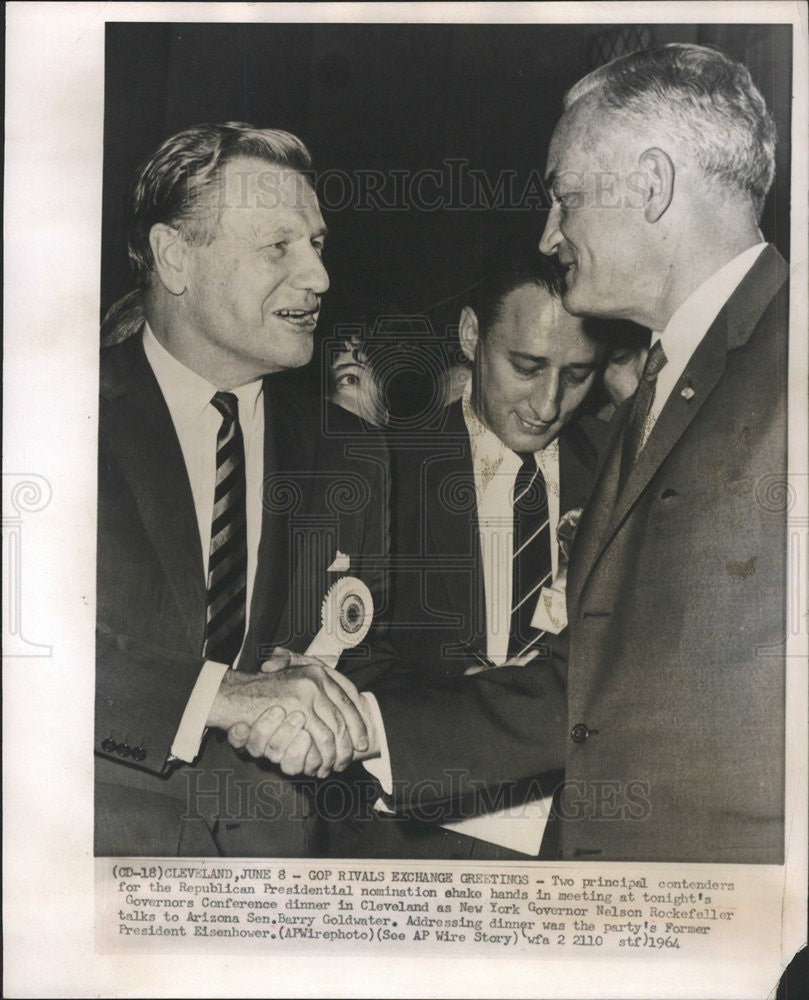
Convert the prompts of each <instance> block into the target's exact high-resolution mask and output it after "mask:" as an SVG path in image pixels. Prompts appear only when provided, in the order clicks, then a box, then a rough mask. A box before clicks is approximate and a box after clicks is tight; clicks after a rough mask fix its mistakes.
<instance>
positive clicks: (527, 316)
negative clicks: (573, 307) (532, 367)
mask: <svg viewBox="0 0 809 1000" xmlns="http://www.w3.org/2000/svg"><path fill="white" fill-rule="evenodd" d="M486 340H487V342H488V343H489V344H490V347H491V348H492V349H493V350H495V351H499V352H502V353H503V354H511V353H512V352H517V353H521V354H529V355H531V356H533V357H538V358H545V359H547V360H548V361H550V362H551V363H552V364H558V365H559V366H564V365H570V364H588V363H591V362H592V361H594V360H595V359H596V358H597V357H598V353H599V348H598V345H597V344H596V343H595V341H594V340H592V339H591V338H590V337H589V336H588V335H587V334H586V333H585V331H584V324H583V321H582V320H581V319H580V318H579V317H577V316H571V315H570V313H569V312H567V311H566V310H565V308H564V306H563V305H562V302H561V300H560V299H558V298H556V296H554V295H551V293H550V292H548V291H546V289H544V288H538V287H537V286H536V285H521V286H520V287H519V288H514V289H512V290H511V291H510V292H509V293H508V294H507V295H506V296H505V297H504V298H503V300H502V302H501V303H500V313H499V316H498V318H497V320H496V321H495V322H494V323H493V324H492V326H491V329H490V330H489V331H488V333H487V335H486Z"/></svg>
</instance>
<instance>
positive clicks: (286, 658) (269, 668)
mask: <svg viewBox="0 0 809 1000" xmlns="http://www.w3.org/2000/svg"><path fill="white" fill-rule="evenodd" d="M292 656H293V654H292V653H290V651H289V650H288V649H284V647H283V646H276V647H275V649H274V650H273V651H272V656H271V657H270V658H269V660H265V661H264V662H263V663H262V664H261V670H262V672H263V673H265V674H277V673H278V671H279V670H286V668H287V667H288V666H289V665H290V662H291V660H292Z"/></svg>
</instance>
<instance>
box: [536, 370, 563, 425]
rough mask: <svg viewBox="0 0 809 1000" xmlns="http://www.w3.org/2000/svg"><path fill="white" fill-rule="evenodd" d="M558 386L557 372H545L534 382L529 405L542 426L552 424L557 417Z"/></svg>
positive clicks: (558, 403)
mask: <svg viewBox="0 0 809 1000" xmlns="http://www.w3.org/2000/svg"><path fill="white" fill-rule="evenodd" d="M560 384H561V383H560V378H559V372H556V371H546V372H543V373H542V376H541V377H540V378H538V379H537V380H536V383H535V385H534V387H533V389H532V391H531V397H530V399H529V404H530V406H531V409H532V410H533V411H534V413H535V414H536V417H537V420H541V421H542V423H544V424H552V423H553V422H554V421H555V420H556V418H557V417H558V416H559V407H560V398H559V396H560V392H559V390H560Z"/></svg>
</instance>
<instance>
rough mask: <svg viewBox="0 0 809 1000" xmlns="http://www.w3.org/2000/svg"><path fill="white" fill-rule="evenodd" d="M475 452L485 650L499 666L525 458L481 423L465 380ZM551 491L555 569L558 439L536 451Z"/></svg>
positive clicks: (505, 655) (508, 619) (508, 626)
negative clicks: (515, 501)
mask: <svg viewBox="0 0 809 1000" xmlns="http://www.w3.org/2000/svg"><path fill="white" fill-rule="evenodd" d="M461 405H462V407H463V416H464V421H465V423H466V429H467V431H468V432H469V442H470V445H471V453H472V477H473V480H474V483H475V496H476V498H477V513H478V533H479V537H480V556H481V563H482V567H483V590H484V597H485V601H486V655H487V656H488V658H489V659H490V660H491V661H492V663H494V664H495V665H497V666H500V665H501V664H503V663H505V662H506V660H507V659H508V640H509V632H510V629H511V605H512V598H511V587H512V556H513V551H514V509H513V503H512V498H513V495H514V481H515V479H516V477H517V473H518V472H519V471H520V467H521V465H522V460H521V459H520V457H519V455H518V454H517V453H516V452H514V451H512V450H511V448H508V447H507V446H506V445H504V444H503V442H502V441H501V440H500V438H499V437H497V435H496V434H495V433H494V432H493V431H490V430H489V428H488V427H486V425H485V424H484V423H482V422H481V421H480V420H479V419H478V417H477V414H476V413H475V411H474V409H473V407H472V400H471V386H470V384H469V383H467V386H466V388H465V390H464V394H463V398H462V403H461ZM534 457H535V458H536V462H537V467H538V468H539V471H540V472H541V473H542V476H543V478H544V480H545V487H546V490H547V494H548V520H549V522H550V531H551V539H552V544H551V567H552V570H553V573H554V576H555V575H556V572H557V570H558V567H559V546H558V545H557V544H556V528H557V525H558V524H559V440H558V438H557V439H555V440H554V441H552V442H551V443H550V444H549V445H548V447H547V448H544V449H542V450H541V451H537V452H535V453H534ZM536 600H537V601H538V600H539V595H537V598H536Z"/></svg>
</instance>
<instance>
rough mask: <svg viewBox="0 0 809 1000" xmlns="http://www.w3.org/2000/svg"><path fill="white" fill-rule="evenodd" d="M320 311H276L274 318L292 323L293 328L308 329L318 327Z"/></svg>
mask: <svg viewBox="0 0 809 1000" xmlns="http://www.w3.org/2000/svg"><path fill="white" fill-rule="evenodd" d="M319 312H320V309H276V310H275V311H274V312H273V316H277V317H278V318H279V319H282V320H284V321H285V322H286V323H290V324H291V325H292V326H296V327H302V328H308V327H315V326H316V325H317V317H318V314H319Z"/></svg>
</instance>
